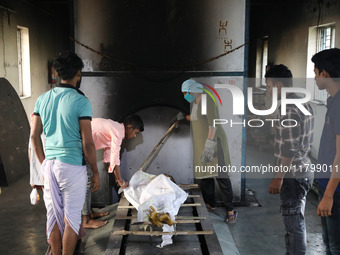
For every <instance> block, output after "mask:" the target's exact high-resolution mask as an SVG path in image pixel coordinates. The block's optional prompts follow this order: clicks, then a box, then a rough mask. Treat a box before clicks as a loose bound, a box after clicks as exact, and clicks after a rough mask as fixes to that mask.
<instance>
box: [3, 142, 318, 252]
mask: <svg viewBox="0 0 340 255" xmlns="http://www.w3.org/2000/svg"><path fill="white" fill-rule="evenodd" d="M268 159H271V155H270V152H260V151H258V150H256V149H255V148H252V147H249V148H248V152H247V162H248V164H249V165H250V164H257V163H258V162H262V163H263V162H267V161H268ZM28 181H29V178H28V176H23V178H22V179H20V180H19V181H17V182H16V183H15V184H13V185H11V186H10V187H8V188H2V193H1V195H0V254H6V255H11V254H13V255H21V254H23V255H24V254H25V255H26V254H44V253H45V251H46V248H47V244H46V237H45V221H46V216H45V207H44V204H43V202H42V201H41V202H40V203H39V204H38V205H37V206H32V205H31V204H30V201H29V194H30V191H31V188H30V186H29V185H28ZM269 183H270V179H268V178H261V179H260V178H247V181H246V186H247V188H248V189H250V190H251V191H252V192H253V193H255V196H256V199H257V200H258V202H259V203H260V204H261V207H236V208H235V209H236V210H237V211H239V217H238V221H237V222H236V224H233V225H227V224H225V223H224V221H223V220H224V215H225V211H224V210H223V208H218V209H217V210H216V211H215V212H213V213H210V216H211V220H212V222H213V224H214V228H215V231H216V233H217V236H218V239H219V242H220V245H221V246H222V250H223V253H224V254H228V255H229V254H230V255H232V254H241V255H248V254H249V255H257V254H270V255H271V254H284V253H285V248H284V239H283V235H284V230H283V224H282V220H281V218H280V214H279V197H278V195H269V194H268V192H267V190H268V185H269ZM316 207H317V198H316V195H315V194H314V193H312V192H310V193H309V195H308V198H307V205H306V221H307V232H308V251H307V254H309V255H314V254H315V255H316V254H322V253H324V252H323V251H324V247H323V244H322V239H321V224H320V219H319V217H318V216H317V215H316ZM116 208H117V205H111V206H109V207H107V208H102V209H101V210H102V211H104V210H109V211H110V214H109V215H108V216H106V217H105V218H103V219H107V220H109V224H108V225H106V226H104V227H103V228H100V229H97V230H87V235H86V236H85V238H84V239H83V241H84V243H85V254H86V255H98V254H104V253H105V249H106V244H107V241H108V239H109V234H110V231H111V229H112V225H113V221H114V220H113V219H114V216H115V211H116ZM186 254H187V252H186Z"/></svg>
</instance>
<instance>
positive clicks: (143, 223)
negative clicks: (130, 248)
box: [131, 220, 201, 226]
mask: <svg viewBox="0 0 340 255" xmlns="http://www.w3.org/2000/svg"><path fill="white" fill-rule="evenodd" d="M200 222H201V221H200V220H174V221H173V223H175V224H190V223H200ZM131 225H136V226H138V225H140V226H143V225H152V222H150V221H144V222H135V223H131Z"/></svg>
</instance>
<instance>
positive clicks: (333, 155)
mask: <svg viewBox="0 0 340 255" xmlns="http://www.w3.org/2000/svg"><path fill="white" fill-rule="evenodd" d="M312 62H313V63H314V72H315V81H316V84H317V86H318V87H319V89H320V90H323V89H326V91H327V92H328V94H329V95H330V96H329V97H328V99H327V113H326V119H325V124H324V128H323V131H322V135H321V140H320V147H319V156H318V169H322V171H319V172H318V175H317V177H318V178H317V180H318V184H319V201H320V203H319V206H318V210H317V213H318V215H319V216H321V222H322V232H323V235H322V237H323V241H324V243H325V245H326V253H327V254H340V185H339V180H340V170H339V163H340V91H339V90H340V49H329V50H324V51H321V52H319V53H317V54H315V55H314V56H313V58H312ZM325 170H326V171H325Z"/></svg>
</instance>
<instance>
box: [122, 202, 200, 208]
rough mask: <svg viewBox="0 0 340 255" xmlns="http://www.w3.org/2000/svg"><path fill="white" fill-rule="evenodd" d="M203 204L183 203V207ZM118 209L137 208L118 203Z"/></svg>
mask: <svg viewBox="0 0 340 255" xmlns="http://www.w3.org/2000/svg"><path fill="white" fill-rule="evenodd" d="M192 206H201V203H194V204H181V207H192ZM118 209H135V207H134V206H133V205H118Z"/></svg>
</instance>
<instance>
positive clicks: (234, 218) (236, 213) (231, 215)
mask: <svg viewBox="0 0 340 255" xmlns="http://www.w3.org/2000/svg"><path fill="white" fill-rule="evenodd" d="M237 216H238V212H237V211H234V214H230V215H227V217H226V219H225V222H226V223H227V224H233V223H235V222H236V220H237ZM231 218H233V219H231Z"/></svg>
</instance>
